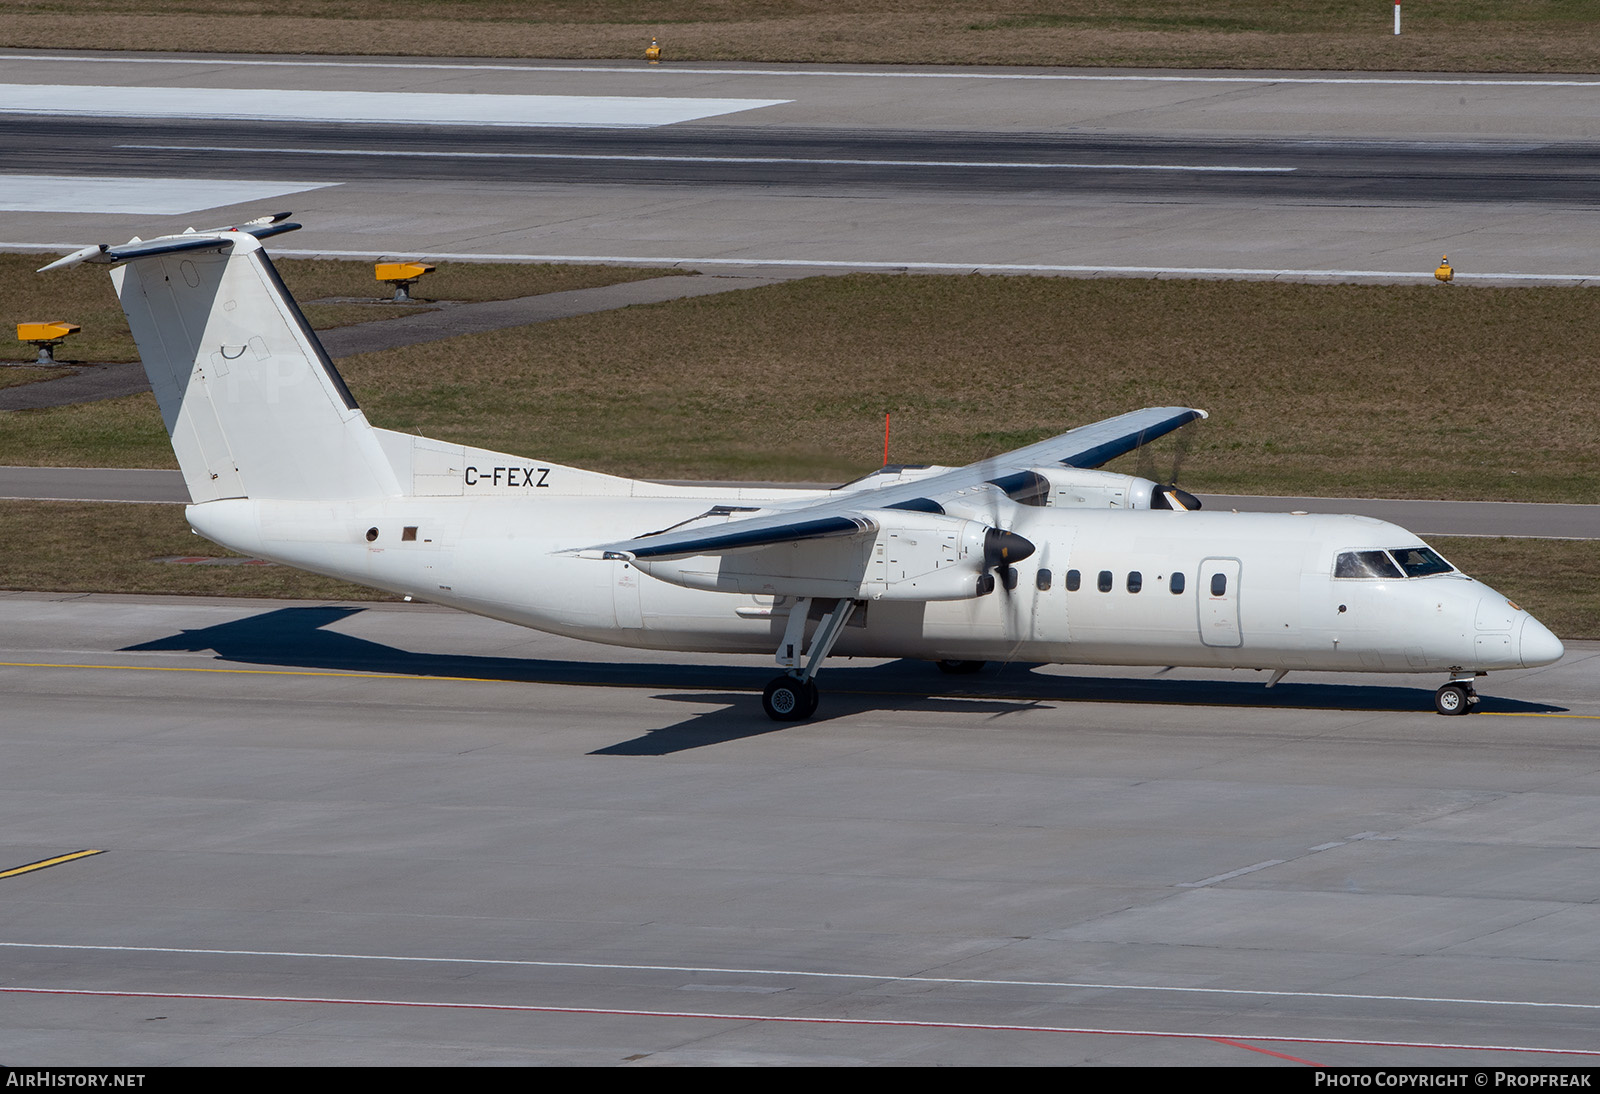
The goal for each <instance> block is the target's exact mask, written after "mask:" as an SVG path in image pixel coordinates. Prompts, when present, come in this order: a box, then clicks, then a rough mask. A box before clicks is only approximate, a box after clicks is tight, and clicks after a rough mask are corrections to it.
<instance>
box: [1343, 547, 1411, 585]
mask: <svg viewBox="0 0 1600 1094" xmlns="http://www.w3.org/2000/svg"><path fill="white" fill-rule="evenodd" d="M1333 576H1334V577H1368V578H1371V577H1401V576H1402V575H1401V573H1400V567H1398V566H1396V565H1395V564H1394V560H1393V559H1391V558H1390V557H1389V555H1388V553H1387V552H1385V551H1345V552H1344V553H1343V554H1341V555H1340V556H1339V557H1338V558H1337V559H1336V560H1335V561H1334V564H1333Z"/></svg>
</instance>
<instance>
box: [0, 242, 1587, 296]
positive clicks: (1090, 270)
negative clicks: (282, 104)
mask: <svg viewBox="0 0 1600 1094" xmlns="http://www.w3.org/2000/svg"><path fill="white" fill-rule="evenodd" d="M83 245H84V244H82V243H81V242H79V243H23V242H13V241H6V240H0V251H13V252H25V253H33V252H49V251H72V250H76V249H78V248H80V247H82V246H83ZM272 253H273V254H275V255H281V256H283V257H285V258H356V259H379V258H389V257H393V256H396V255H404V256H405V257H407V258H410V259H414V260H419V261H420V260H432V261H442V262H528V263H532V262H555V263H561V262H573V263H580V264H586V265H590V264H596V263H602V264H616V265H625V266H690V267H698V266H726V267H730V268H746V269H749V268H759V267H762V266H768V267H779V268H792V269H810V270H834V269H837V270H885V271H890V272H893V271H899V270H904V271H913V270H915V271H921V272H928V273H1013V274H1030V273H1044V274H1049V273H1067V274H1073V273H1076V274H1111V275H1114V276H1126V277H1163V276H1164V277H1251V278H1297V277H1325V278H1363V279H1369V280H1370V279H1380V280H1386V281H1397V282H1405V281H1421V282H1430V281H1433V280H1434V275H1433V271H1432V270H1334V269H1329V270H1311V269H1273V268H1255V267H1244V266H1108V265H1088V264H1082V265H1072V264H1053V263H1022V262H916V261H899V260H891V259H885V260H867V259H829V258H693V257H687V256H684V255H573V254H564V255H563V254H517V253H496V252H493V251H429V252H419V251H383V250H330V249H325V248H303V247H302V248H287V247H275V248H273V251H272ZM1455 280H1456V281H1467V282H1474V281H1482V282H1496V281H1526V282H1533V283H1557V282H1560V283H1568V282H1570V283H1575V284H1580V285H1581V284H1584V283H1587V282H1594V281H1600V273H1514V272H1513V273H1495V272H1487V273H1474V272H1464V271H1461V270H1457V271H1456V274H1455Z"/></svg>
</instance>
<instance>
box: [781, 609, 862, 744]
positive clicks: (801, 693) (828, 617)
mask: <svg viewBox="0 0 1600 1094" xmlns="http://www.w3.org/2000/svg"><path fill="white" fill-rule="evenodd" d="M822 603H823V604H827V605H829V607H828V609H827V611H826V612H825V613H824V614H823V616H822V618H821V619H820V620H818V621H817V629H816V632H815V633H814V634H812V636H811V645H810V646H809V647H808V648H807V649H806V651H805V654H804V656H803V657H802V655H801V653H800V648H801V645H802V643H804V641H805V635H806V620H807V619H808V618H810V616H811V598H810V597H808V596H803V597H800V598H799V599H797V600H796V601H795V603H794V607H792V608H790V609H789V622H788V625H787V626H785V627H784V629H783V641H782V642H781V643H779V645H778V664H780V665H784V666H786V667H787V668H788V670H789V671H787V672H785V673H784V674H783V675H782V676H779V677H777V678H776V679H775V680H773V681H772V682H771V683H770V684H768V685H767V687H766V690H765V691H763V692H762V693H761V709H762V710H765V711H766V712H767V717H768V718H771V719H772V720H773V721H774V722H803V721H805V720H806V719H807V718H809V717H811V716H812V715H813V714H815V713H816V712H817V702H818V700H819V699H820V693H819V692H818V691H817V685H816V681H815V680H814V679H813V678H814V677H815V676H816V675H817V670H818V669H820V668H821V667H822V662H823V659H824V658H826V657H827V656H828V654H829V653H830V652H832V650H833V644H834V643H835V642H837V641H838V640H839V635H841V634H843V633H844V628H845V624H847V623H849V622H850V617H851V616H852V615H854V614H855V610H856V606H857V603H858V602H857V601H854V600H832V601H828V600H824V601H822ZM802 661H803V662H804V665H802Z"/></svg>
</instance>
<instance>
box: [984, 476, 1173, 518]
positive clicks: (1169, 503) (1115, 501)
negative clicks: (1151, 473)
mask: <svg viewBox="0 0 1600 1094" xmlns="http://www.w3.org/2000/svg"><path fill="white" fill-rule="evenodd" d="M996 485H998V486H999V487H1000V488H1001V489H1002V490H1004V491H1005V492H1006V493H1007V494H1009V495H1010V496H1011V498H1012V500H1014V501H1016V502H1018V503H1020V504H1022V505H1043V506H1050V507H1053V508H1058V509H1180V510H1182V509H1198V508H1200V501H1199V499H1198V498H1196V497H1195V496H1194V495H1193V494H1191V493H1189V492H1188V491H1187V490H1180V489H1178V488H1177V487H1176V486H1171V485H1163V484H1161V483H1158V482H1152V481H1151V480H1150V479H1143V478H1140V477H1138V476H1137V475H1118V474H1115V473H1114V472H1111V471H1086V470H1084V469H1082V468H1078V467H1035V468H1033V469H1031V470H1029V471H1021V472H1017V473H1016V474H1014V475H1008V476H1006V477H1005V478H1003V479H1001V480H999V481H998V482H997V483H996Z"/></svg>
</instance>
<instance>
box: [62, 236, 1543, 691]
mask: <svg viewBox="0 0 1600 1094" xmlns="http://www.w3.org/2000/svg"><path fill="white" fill-rule="evenodd" d="M287 216H288V214H287V213H285V214H280V215H278V216H276V217H264V218H262V219H260V220H257V221H252V222H250V223H248V224H244V225H241V226H239V227H236V228H227V229H216V230H210V231H205V232H195V231H193V230H190V231H189V232H186V233H184V234H182V235H175V236H164V237H161V238H159V239H152V240H146V241H141V240H139V239H137V238H136V239H134V240H131V241H130V242H128V243H126V244H122V245H120V246H104V245H102V246H97V247H87V248H84V249H83V250H81V251H77V252H74V253H73V254H71V255H68V256H66V257H65V258H63V259H61V260H59V261H57V262H54V263H51V264H50V265H49V266H46V267H44V269H45V270H49V269H54V268H57V267H61V266H66V265H73V264H76V263H79V262H86V261H87V262H101V263H111V264H115V268H114V269H113V270H112V271H111V277H112V280H113V282H114V283H115V285H116V288H117V292H118V294H119V295H120V297H121V300H122V306H123V308H124V310H125V311H126V312H127V315H128V323H129V325H130V326H131V328H132V330H133V335H134V338H135V340H136V341H137V343H138V346H139V353H140V356H141V357H142V358H143V361H144V367H145V370H146V371H147V372H148V373H149V376H150V384H151V387H152V388H154V390H155V395H156V400H157V402H158V403H159V404H160V407H161V414H162V418H163V420H164V421H165V423H166V426H167V430H168V432H169V433H170V435H171V437H172V446H173V449H174V450H175V451H176V453H177V457H178V463H179V466H180V467H181V468H182V469H183V475H184V478H185V480H186V481H187V483H188V486H189V492H190V496H191V497H192V498H193V504H192V505H190V506H189V507H188V509H187V515H188V519H189V523H190V524H191V525H192V526H193V527H194V529H195V530H196V531H198V532H199V533H200V534H201V535H203V536H205V537H206V538H208V539H211V540H214V541H215V542H217V543H219V544H222V545H223V546H225V547H229V548H231V549H233V550H235V551H240V552H243V553H245V554H249V555H254V556H257V557H260V558H265V559H271V560H273V561H276V562H281V563H284V564H286V565H289V566H296V567H299V568H301V569H305V570H312V571H315V572H317V573H321V574H327V575H329V576H331V577H336V578H342V579H344V580H347V581H353V582H358V583H360V584H363V585H370V586H373V587H376V588H379V589H386V590H388V591H390V592H393V593H397V594H402V595H404V596H407V597H412V598H416V599H421V600H429V601H433V602H435V603H439V604H446V605H449V606H451V607H455V608H460V609H463V610H465V611H469V612H476V613H478V614H481V615H486V616H490V617H493V618H495V619H502V620H505V621H507V622H511V623H517V624H521V625H524V626H528V627H535V628H537V629H539V630H544V631H552V632H555V633H557V634H564V635H571V636H573V637H575V638H584V639H589V640H591V641H595V642H606V643H611V644H615V645H623V646H634V647H641V648H648V649H670V650H681V651H685V652H690V651H692V652H712V653H771V652H772V651H773V650H776V651H777V661H778V664H779V665H780V666H782V667H783V668H784V670H785V671H784V672H783V674H782V675H780V676H778V677H777V678H776V679H775V680H773V681H772V682H771V683H770V684H769V685H768V686H767V688H766V692H765V694H764V695H763V699H762V702H763V706H764V707H765V709H766V712H767V714H768V715H769V716H771V717H772V718H774V719H776V720H779V721H791V720H799V719H804V718H807V717H810V716H811V714H812V713H813V712H814V711H815V710H816V707H817V697H818V693H817V686H816V683H815V677H816V674H817V670H818V669H819V668H820V667H821V665H822V663H823V660H824V659H825V658H826V657H827V656H828V655H829V654H833V653H837V654H841V655H849V656H867V657H901V658H921V659H926V660H929V661H934V662H938V663H939V665H940V667H941V668H944V669H945V670H946V671H952V672H960V671H970V670H973V669H975V668H978V667H981V665H982V664H983V663H984V662H986V661H1012V660H1022V661H1029V662H1058V663H1068V664H1090V665H1152V666H1177V665H1183V666H1195V667H1211V668H1219V669H1231V668H1250V669H1264V670H1272V673H1273V675H1272V677H1271V682H1272V683H1276V682H1277V681H1278V680H1280V679H1282V677H1283V675H1284V674H1285V673H1287V672H1290V671H1293V670H1297V669H1304V670H1319V671H1326V670H1350V671H1359V672H1411V673H1415V672H1434V673H1447V674H1448V680H1447V681H1446V682H1445V683H1444V685H1443V686H1441V687H1440V688H1439V689H1438V691H1437V693H1436V696H1435V705H1436V708H1437V709H1438V711H1439V713H1441V714H1465V713H1467V712H1468V711H1470V710H1471V709H1472V707H1473V705H1474V704H1475V703H1476V702H1477V694H1476V692H1475V690H1474V687H1473V684H1474V681H1475V680H1476V678H1477V677H1479V676H1482V675H1484V674H1485V673H1486V672H1487V671H1489V670H1491V669H1514V668H1524V667H1531V666H1536V665H1547V664H1550V663H1551V662H1553V661H1555V660H1556V659H1557V658H1559V657H1560V656H1561V654H1562V647H1561V642H1560V641H1559V640H1558V639H1557V638H1556V636H1555V635H1553V634H1552V633H1550V631H1549V630H1547V629H1546V628H1545V627H1544V625H1543V624H1541V623H1540V622H1539V621H1538V620H1537V619H1534V618H1533V617H1532V616H1531V615H1529V614H1528V613H1527V612H1525V611H1523V610H1522V609H1521V608H1519V607H1518V606H1517V605H1516V604H1513V603H1511V602H1510V601H1508V600H1507V599H1506V598H1505V597H1504V596H1502V595H1500V594H1499V593H1497V592H1495V591H1494V590H1493V589H1490V588H1489V587H1488V586H1486V585H1483V584H1481V583H1479V582H1477V581H1475V580H1473V579H1472V578H1470V577H1467V576H1466V575H1465V574H1462V573H1459V572H1458V571H1456V569H1455V568H1454V567H1452V566H1451V565H1450V564H1449V563H1448V562H1446V561H1445V560H1444V559H1442V558H1440V557H1439V555H1438V554H1436V553H1435V552H1434V551H1433V550H1431V549H1430V548H1429V547H1428V546H1427V545H1426V544H1424V543H1423V542H1422V541H1421V540H1420V539H1418V538H1417V537H1416V536H1415V535H1413V534H1412V533H1410V532H1407V531H1406V530H1405V529H1403V528H1400V527H1397V526H1395V525H1393V524H1387V523H1384V522H1383V521H1379V520H1374V519H1371V518H1369V517H1358V516H1311V515H1306V514H1261V513H1245V514H1240V513H1202V512H1194V511H1192V510H1194V509H1196V508H1198V504H1197V503H1196V502H1195V500H1194V499H1193V497H1191V496H1190V495H1188V494H1185V493H1184V492H1183V491H1181V490H1178V489H1177V488H1176V487H1172V486H1162V485H1159V484H1157V483H1154V482H1152V481H1150V480H1148V479H1142V478H1137V477H1133V476H1128V475H1119V474H1112V473H1109V472H1103V471H1097V470H1094V469H1095V468H1097V467H1099V466H1100V465H1102V464H1104V463H1106V462H1107V461H1108V460H1111V459H1113V458H1115V457H1117V456H1120V455H1122V454H1123V453H1125V452H1129V451H1132V450H1133V449H1135V448H1137V447H1138V446H1140V445H1141V444H1144V443H1145V442H1147V441H1150V440H1154V439H1155V438H1157V437H1160V436H1162V435H1164V434H1166V433H1169V432H1171V431H1172V430H1175V429H1177V428H1179V427H1180V426H1182V425H1184V424H1186V423H1188V422H1190V421H1193V420H1195V419H1197V418H1203V417H1205V413H1204V411H1200V410H1193V409H1189V408H1185V407H1156V408H1150V409H1146V410H1136V411H1133V412H1132V413H1128V414H1123V415H1120V416H1118V417H1115V418H1110V419H1108V420H1106V421H1103V422H1098V423H1096V424H1094V425H1088V426H1083V427H1081V428H1078V429H1074V430H1072V431H1070V432H1068V433H1064V434H1062V435H1061V436H1059V437H1054V438H1052V439H1050V440H1047V441H1041V442H1039V443H1038V444H1032V445H1029V446H1027V447H1026V448H1021V449H1018V450H1017V451H1015V452H1010V453H1007V454H1005V455H1003V456H997V457H995V458H993V459H988V460H983V461H981V462H979V463H975V464H969V465H968V466H966V467H959V468H945V467H921V468H897V469H889V468H886V469H884V470H883V471H879V472H875V473H873V474H871V475H868V476H866V477H865V478H863V479H860V480H857V481H856V482H853V483H849V484H847V485H845V486H841V487H839V488H837V489H833V490H801V489H782V488H767V487H763V488H759V489H757V488H749V487H735V486H730V487H726V488H701V487H679V486H665V485H661V484H658V483H651V482H639V481H634V480H629V479H623V478H617V477H614V476H611V475H603V474H598V473H596V472H592V471H582V470H579V469H577V468H572V467H562V466H560V465H558V464H553V463H545V462H542V461H538V460H530V459H523V458H521V457H517V456H508V455H504V454H502V453H498V452H489V451H485V450H482V449H476V448H470V447H465V446H463V445H459V444H450V443H447V442H444V441H435V440H429V439H427V438H425V437H417V436H410V435H407V434H403V433H396V432H392V431H390V430H387V429H376V428H374V427H373V426H371V425H370V424H368V422H367V419H366V416H365V415H364V414H363V413H362V412H361V409H360V408H359V407H358V406H357V405H356V400H355V398H354V397H353V396H352V395H351V394H350V390H349V389H348V388H347V387H346V386H345V384H344V381H343V380H342V379H341V378H340V376H339V373H338V372H337V371H336V370H335V369H334V367H333V364H332V363H331V362H330V361H329V359H328V356H327V354H326V353H325V352H324V350H323V348H322V346H321V344H320V343H319V342H318V341H317V336H316V335H315V334H314V333H313V332H312V330H311V327H310V325H309V324H307V322H306V320H305V318H304V317H303V316H302V315H301V313H300V309H299V308H298V307H297V306H296V304H295V302H294V300H293V298H292V297H291V296H290V295H289V292H288V290H287V289H286V288H285V287H284V285H283V282H282V280H280V279H279V277H278V273H277V271H276V270H275V269H274V268H273V265H272V262H271V261H270V260H269V259H268V257H267V254H266V252H265V251H264V250H263V248H262V246H261V242H260V240H261V239H262V238H265V237H267V236H271V235H276V234H278V233H279V232H286V231H291V230H293V229H295V228H297V227H299V225H296V224H291V223H286V222H285V218H286V217H287ZM1269 686H1270V684H1269Z"/></svg>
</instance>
